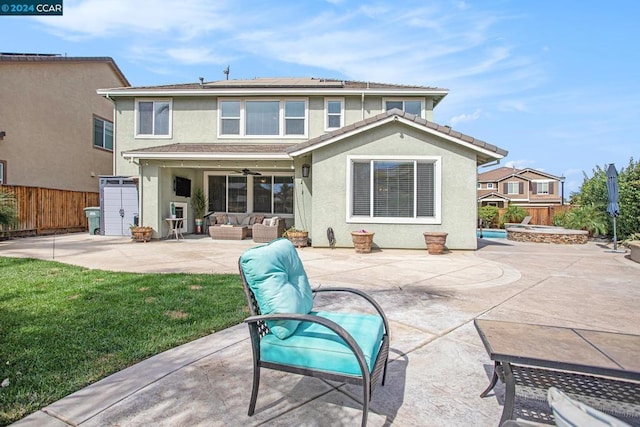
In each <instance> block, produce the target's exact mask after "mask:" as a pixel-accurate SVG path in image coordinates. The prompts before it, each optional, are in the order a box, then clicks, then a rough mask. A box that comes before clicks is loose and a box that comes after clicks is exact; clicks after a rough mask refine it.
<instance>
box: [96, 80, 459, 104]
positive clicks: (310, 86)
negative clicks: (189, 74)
mask: <svg viewBox="0 0 640 427" xmlns="http://www.w3.org/2000/svg"><path fill="white" fill-rule="evenodd" d="M98 93H99V94H100V95H105V96H110V97H117V96H143V95H149V96H172V95H190V96H211V95H212V94H213V95H224V96H229V95H270V94H290V95H302V96H304V95H312V94H325V95H348V94H351V95H354V94H355V95H361V94H365V95H382V96H425V97H430V98H432V99H433V104H434V107H435V106H436V105H437V104H438V103H439V102H440V101H441V100H442V99H443V98H444V97H445V96H446V95H447V94H448V93H449V91H448V90H447V89H443V88H438V87H429V86H410V85H398V84H386V83H374V82H361V81H351V80H337V79H318V78H313V77H276V78H255V79H247V80H218V81H212V82H204V81H202V82H200V83H184V84H172V85H160V86H138V87H127V88H111V89H100V90H98Z"/></svg>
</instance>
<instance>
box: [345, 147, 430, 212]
mask: <svg viewBox="0 0 640 427" xmlns="http://www.w3.org/2000/svg"><path fill="white" fill-rule="evenodd" d="M350 168H351V173H350V176H351V180H350V190H349V191H350V206H349V212H348V217H349V218H350V219H352V220H353V221H364V222H367V221H369V222H376V221H379V220H382V222H385V221H384V220H385V219H386V220H389V221H397V220H400V221H404V222H418V223H420V222H425V223H433V222H434V221H439V216H440V207H439V206H440V197H439V194H440V189H439V186H438V184H437V183H438V182H439V177H438V175H439V159H430V158H418V159H406V160H405V159H402V160H396V159H359V158H358V159H355V158H354V159H353V160H351V162H350Z"/></svg>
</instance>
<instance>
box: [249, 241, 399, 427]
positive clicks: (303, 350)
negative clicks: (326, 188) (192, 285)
mask: <svg viewBox="0 0 640 427" xmlns="http://www.w3.org/2000/svg"><path fill="white" fill-rule="evenodd" d="M239 269H240V276H241V277H242V284H243V287H244V292H245V295H246V297H247V303H248V305H249V311H250V314H251V317H249V318H247V319H245V323H247V324H248V326H249V333H250V337H251V345H252V350H253V388H252V391H251V400H250V402H249V416H251V415H253V413H254V411H255V407H256V400H257V397H258V388H259V385H260V369H261V368H268V369H274V370H278V371H285V372H290V373H294V374H300V375H307V376H311V377H316V378H323V379H327V380H331V381H338V382H344V383H350V384H355V385H358V386H361V387H362V402H363V409H362V425H363V426H365V425H366V424H367V416H368V411H369V401H370V400H371V395H372V393H373V390H374V388H375V386H376V384H377V383H378V380H379V379H380V375H381V374H382V384H383V385H384V382H385V377H386V371H387V360H388V356H389V323H388V321H387V318H386V316H385V314H384V312H383V310H382V308H381V307H380V305H379V304H378V303H377V302H376V301H375V300H374V299H373V298H371V297H370V296H368V295H367V294H366V293H364V292H362V291H359V290H356V289H351V288H320V289H315V290H312V289H311V287H310V286H309V281H308V278H307V275H306V273H305V271H304V267H303V265H302V261H301V260H300V258H299V257H298V253H297V252H296V249H295V247H294V246H293V244H292V243H291V242H290V241H289V240H287V239H277V240H274V241H272V242H270V243H269V244H267V245H263V246H258V247H255V248H251V249H249V250H247V251H246V252H244V253H243V254H242V255H241V256H240V259H239ZM320 292H323V293H324V292H340V293H348V294H351V295H354V296H356V297H361V298H363V299H364V300H366V301H367V302H368V303H369V304H370V305H371V306H372V307H373V309H375V310H371V311H372V312H374V311H375V314H365V313H344V312H329V311H313V310H312V307H313V297H314V295H315V294H317V293H320Z"/></svg>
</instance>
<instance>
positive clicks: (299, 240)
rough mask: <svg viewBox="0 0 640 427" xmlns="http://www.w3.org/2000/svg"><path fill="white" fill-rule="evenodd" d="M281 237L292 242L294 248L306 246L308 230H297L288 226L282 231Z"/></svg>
mask: <svg viewBox="0 0 640 427" xmlns="http://www.w3.org/2000/svg"><path fill="white" fill-rule="evenodd" d="M282 237H286V238H287V239H289V240H290V241H291V243H293V245H294V246H295V247H296V248H302V247H306V246H307V245H308V242H309V232H308V231H307V230H299V229H297V228H295V227H290V228H288V229H287V230H285V232H284V233H282Z"/></svg>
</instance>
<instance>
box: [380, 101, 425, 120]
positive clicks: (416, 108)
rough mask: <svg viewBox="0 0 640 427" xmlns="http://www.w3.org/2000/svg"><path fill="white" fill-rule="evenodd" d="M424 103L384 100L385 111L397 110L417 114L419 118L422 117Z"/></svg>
mask: <svg viewBox="0 0 640 427" xmlns="http://www.w3.org/2000/svg"><path fill="white" fill-rule="evenodd" d="M422 106H423V101H421V100H413V99H411V100H409V99H386V100H384V109H385V111H390V110H393V109H394V108H397V109H399V110H402V111H404V112H406V113H410V114H415V115H416V116H418V117H422V110H423V107H422Z"/></svg>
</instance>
